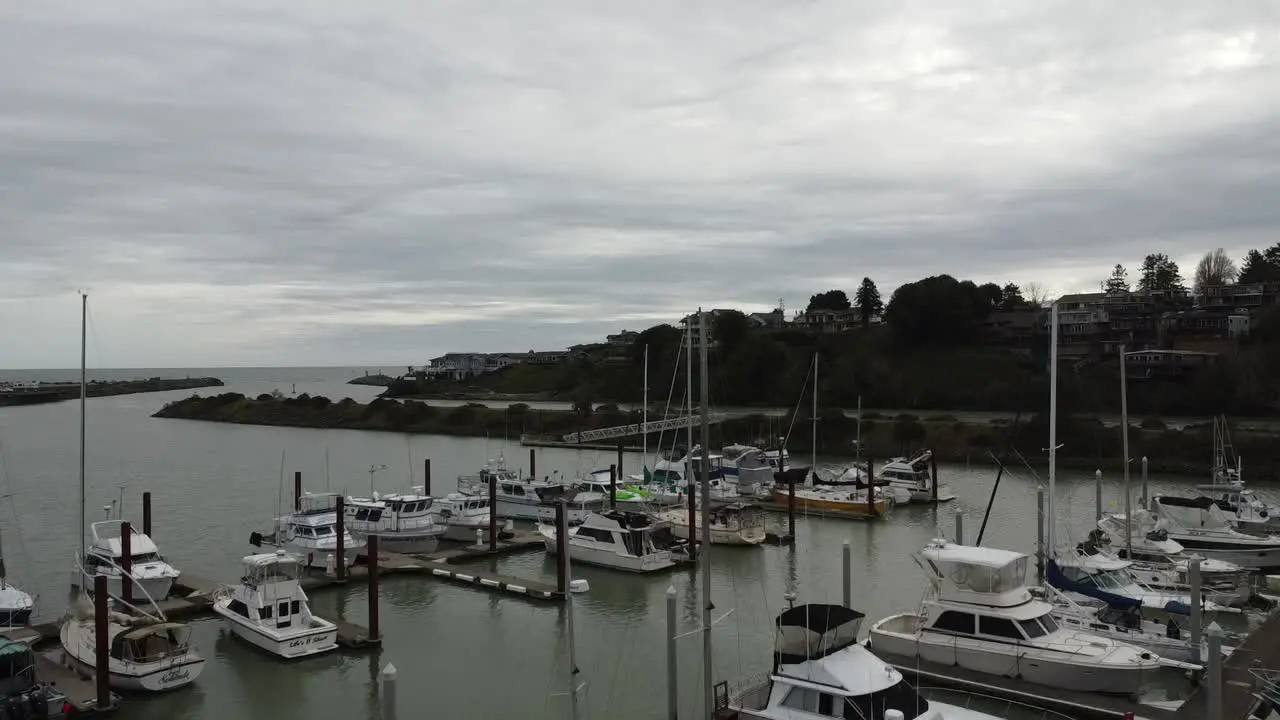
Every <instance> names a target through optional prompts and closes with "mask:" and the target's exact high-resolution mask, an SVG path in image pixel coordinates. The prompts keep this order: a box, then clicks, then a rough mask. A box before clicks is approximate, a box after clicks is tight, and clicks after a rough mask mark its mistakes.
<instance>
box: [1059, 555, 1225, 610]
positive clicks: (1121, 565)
mask: <svg viewBox="0 0 1280 720" xmlns="http://www.w3.org/2000/svg"><path fill="white" fill-rule="evenodd" d="M1132 566H1133V563H1131V562H1129V561H1128V560H1121V559H1120V558H1117V557H1113V556H1111V555H1107V554H1106V553H1103V552H1100V551H1098V550H1097V549H1096V548H1089V547H1088V546H1082V547H1077V548H1075V549H1074V550H1073V551H1070V552H1059V553H1057V554H1056V556H1054V557H1052V558H1050V559H1049V561H1048V562H1047V563H1046V566H1045V580H1046V581H1047V582H1048V583H1049V584H1050V585H1053V586H1054V587H1056V588H1058V589H1059V590H1061V591H1063V592H1064V593H1067V595H1068V596H1070V597H1073V598H1075V599H1077V600H1081V599H1087V598H1092V599H1096V600H1102V601H1103V602H1111V603H1112V604H1117V602H1118V603H1120V604H1123V602H1124V600H1123V599H1127V600H1131V601H1137V602H1138V603H1139V604H1140V607H1141V608H1142V610H1143V612H1145V613H1147V614H1148V615H1151V614H1152V613H1153V612H1154V613H1161V612H1165V611H1172V612H1174V613H1175V614H1186V613H1189V612H1190V608H1191V590H1190V588H1182V587H1175V588H1173V589H1162V588H1155V587H1152V586H1151V585H1148V584H1146V583H1143V582H1139V581H1138V578H1136V577H1134V574H1133V571H1132V570H1131V568H1132ZM1203 592H1204V594H1203V595H1202V601H1203V604H1204V605H1203V607H1204V609H1205V610H1208V611H1212V612H1231V611H1232V610H1231V609H1230V608H1228V607H1227V606H1226V605H1224V604H1222V603H1221V602H1219V601H1220V600H1222V599H1224V598H1223V597H1222V594H1221V593H1217V592H1215V591H1213V590H1210V589H1207V588H1205V589H1204V590H1203ZM1116 598H1122V600H1118V601H1117V602H1112V601H1113V600H1115V599H1116Z"/></svg>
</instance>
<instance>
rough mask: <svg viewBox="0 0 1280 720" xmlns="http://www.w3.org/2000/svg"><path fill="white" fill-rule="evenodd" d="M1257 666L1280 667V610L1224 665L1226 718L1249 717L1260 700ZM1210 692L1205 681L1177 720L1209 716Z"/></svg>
mask: <svg viewBox="0 0 1280 720" xmlns="http://www.w3.org/2000/svg"><path fill="white" fill-rule="evenodd" d="M1254 667H1262V668H1268V669H1276V668H1280V613H1272V614H1271V615H1269V616H1268V617H1267V619H1266V620H1264V621H1263V623H1262V624H1261V625H1259V626H1258V627H1257V628H1255V629H1254V631H1253V632H1251V633H1249V637H1247V638H1245V641H1244V642H1243V643H1241V644H1240V645H1237V646H1236V649H1235V650H1232V651H1231V654H1230V655H1228V656H1227V660H1226V662H1224V663H1223V664H1222V719H1223V720H1245V718H1247V717H1249V714H1250V713H1251V712H1252V710H1253V707H1254V705H1255V704H1256V703H1257V699H1256V698H1255V697H1254V691H1255V689H1256V688H1257V680H1256V679H1255V678H1254V677H1253V675H1252V674H1250V672H1249V671H1250V670H1251V669H1253V668H1254ZM1208 701H1209V691H1208V686H1207V684H1204V683H1202V684H1201V685H1200V687H1197V688H1196V691H1195V692H1194V693H1192V695H1191V697H1190V698H1187V701H1186V702H1184V703H1183V704H1182V707H1181V708H1179V709H1178V711H1177V713H1175V714H1174V716H1173V717H1174V720H1202V719H1203V718H1207V717H1209V713H1208V709H1207V706H1208Z"/></svg>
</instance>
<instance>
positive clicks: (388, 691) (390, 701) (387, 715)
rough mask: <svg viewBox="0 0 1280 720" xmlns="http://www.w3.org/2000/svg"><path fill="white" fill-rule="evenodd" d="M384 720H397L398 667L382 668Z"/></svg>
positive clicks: (388, 664) (388, 666)
mask: <svg viewBox="0 0 1280 720" xmlns="http://www.w3.org/2000/svg"><path fill="white" fill-rule="evenodd" d="M382 720H396V666H395V665H392V664H391V663H387V666H386V667H384V668H382Z"/></svg>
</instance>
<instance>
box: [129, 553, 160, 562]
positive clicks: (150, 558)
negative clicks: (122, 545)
mask: <svg viewBox="0 0 1280 720" xmlns="http://www.w3.org/2000/svg"><path fill="white" fill-rule="evenodd" d="M129 557H130V559H131V560H132V561H133V562H134V563H149V562H159V561H160V553H154V552H149V553H135V554H133V555H130V556H129Z"/></svg>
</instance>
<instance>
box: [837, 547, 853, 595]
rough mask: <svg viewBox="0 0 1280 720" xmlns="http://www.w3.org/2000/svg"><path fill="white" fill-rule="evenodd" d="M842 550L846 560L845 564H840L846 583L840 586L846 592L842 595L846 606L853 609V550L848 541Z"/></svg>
mask: <svg viewBox="0 0 1280 720" xmlns="http://www.w3.org/2000/svg"><path fill="white" fill-rule="evenodd" d="M841 550H842V551H843V559H844V562H842V563H841V564H840V571H841V573H842V576H843V577H842V579H843V581H844V582H843V584H842V585H841V586H840V587H841V588H842V589H843V590H844V594H843V595H842V598H843V600H844V606H845V607H847V608H852V607H853V548H851V547H849V541H848V540H845V541H844V546H843V547H842V548H841Z"/></svg>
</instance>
